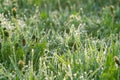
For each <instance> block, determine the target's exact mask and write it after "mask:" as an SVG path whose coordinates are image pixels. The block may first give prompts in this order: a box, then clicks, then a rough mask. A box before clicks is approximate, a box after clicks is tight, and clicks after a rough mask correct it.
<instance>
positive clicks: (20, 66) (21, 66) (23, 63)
mask: <svg viewBox="0 0 120 80" xmlns="http://www.w3.org/2000/svg"><path fill="white" fill-rule="evenodd" d="M18 66H19V68H20V69H22V68H23V67H24V66H25V62H24V61H23V60H19V62H18Z"/></svg>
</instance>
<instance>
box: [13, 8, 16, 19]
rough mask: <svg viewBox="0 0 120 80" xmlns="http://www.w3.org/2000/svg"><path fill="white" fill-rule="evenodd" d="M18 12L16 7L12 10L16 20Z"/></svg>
mask: <svg viewBox="0 0 120 80" xmlns="http://www.w3.org/2000/svg"><path fill="white" fill-rule="evenodd" d="M16 12H17V10H16V8H15V7H14V8H12V14H13V16H14V18H16Z"/></svg>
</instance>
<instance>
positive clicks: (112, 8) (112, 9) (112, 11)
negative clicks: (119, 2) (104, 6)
mask: <svg viewBox="0 0 120 80" xmlns="http://www.w3.org/2000/svg"><path fill="white" fill-rule="evenodd" d="M110 10H111V13H112V14H114V6H113V5H111V6H110Z"/></svg>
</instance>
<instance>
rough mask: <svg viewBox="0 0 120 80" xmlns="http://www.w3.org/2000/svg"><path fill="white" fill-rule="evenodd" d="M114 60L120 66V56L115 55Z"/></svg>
mask: <svg viewBox="0 0 120 80" xmlns="http://www.w3.org/2000/svg"><path fill="white" fill-rule="evenodd" d="M114 61H115V63H116V64H117V65H118V66H120V61H119V58H118V57H117V56H114Z"/></svg>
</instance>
